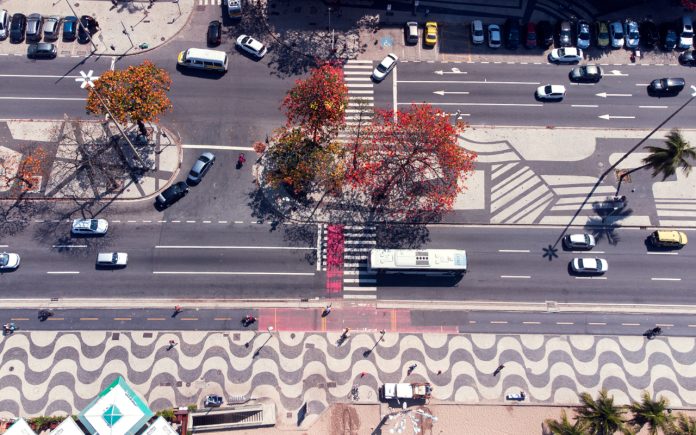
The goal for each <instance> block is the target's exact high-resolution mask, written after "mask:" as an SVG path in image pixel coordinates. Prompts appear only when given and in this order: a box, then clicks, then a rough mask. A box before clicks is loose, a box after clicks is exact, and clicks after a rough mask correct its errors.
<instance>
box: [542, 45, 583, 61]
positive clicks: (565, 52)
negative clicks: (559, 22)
mask: <svg viewBox="0 0 696 435" xmlns="http://www.w3.org/2000/svg"><path fill="white" fill-rule="evenodd" d="M581 60H582V50H580V49H579V48H575V47H563V48H554V49H553V50H551V53H549V62H554V63H576V62H580V61H581Z"/></svg>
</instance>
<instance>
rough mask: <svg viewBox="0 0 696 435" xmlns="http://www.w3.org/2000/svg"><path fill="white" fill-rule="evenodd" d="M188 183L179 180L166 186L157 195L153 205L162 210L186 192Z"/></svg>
mask: <svg viewBox="0 0 696 435" xmlns="http://www.w3.org/2000/svg"><path fill="white" fill-rule="evenodd" d="M188 190H189V188H188V185H187V184H186V183H185V182H183V181H179V182H178V183H176V184H172V185H171V186H169V187H167V188H166V189H164V191H162V193H160V194H159V195H157V198H155V207H156V208H157V209H158V210H164V209H165V208H167V207H169V206H170V205H172V204H174V203H175V202H177V201H178V200H180V199H181V198H183V197H184V196H186V194H187V193H188Z"/></svg>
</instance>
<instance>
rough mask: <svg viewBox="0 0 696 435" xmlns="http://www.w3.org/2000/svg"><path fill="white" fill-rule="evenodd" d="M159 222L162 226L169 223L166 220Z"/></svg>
mask: <svg viewBox="0 0 696 435" xmlns="http://www.w3.org/2000/svg"><path fill="white" fill-rule="evenodd" d="M157 222H159V223H161V224H166V223H167V221H166V220H159V221H157Z"/></svg>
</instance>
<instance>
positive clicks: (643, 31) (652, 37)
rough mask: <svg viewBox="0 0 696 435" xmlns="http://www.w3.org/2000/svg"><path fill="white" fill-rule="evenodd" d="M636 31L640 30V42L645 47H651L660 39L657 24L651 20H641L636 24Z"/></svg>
mask: <svg viewBox="0 0 696 435" xmlns="http://www.w3.org/2000/svg"><path fill="white" fill-rule="evenodd" d="M638 31H639V32H640V42H642V43H643V46H644V47H646V48H653V47H655V45H657V44H658V42H659V41H660V35H659V33H658V31H657V24H655V22H653V21H652V20H643V21H642V22H641V23H640V25H639V26H638Z"/></svg>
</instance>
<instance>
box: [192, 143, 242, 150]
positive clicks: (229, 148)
mask: <svg viewBox="0 0 696 435" xmlns="http://www.w3.org/2000/svg"><path fill="white" fill-rule="evenodd" d="M181 147H182V148H188V149H211V150H230V151H254V149H253V148H252V147H235V146H230V145H195V144H184V145H181Z"/></svg>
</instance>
